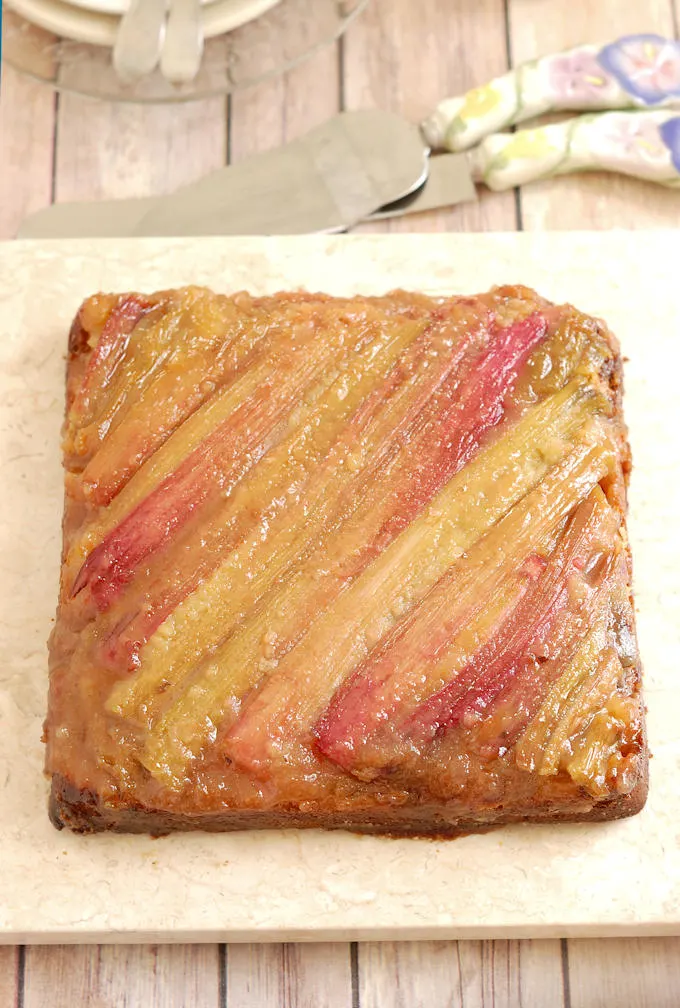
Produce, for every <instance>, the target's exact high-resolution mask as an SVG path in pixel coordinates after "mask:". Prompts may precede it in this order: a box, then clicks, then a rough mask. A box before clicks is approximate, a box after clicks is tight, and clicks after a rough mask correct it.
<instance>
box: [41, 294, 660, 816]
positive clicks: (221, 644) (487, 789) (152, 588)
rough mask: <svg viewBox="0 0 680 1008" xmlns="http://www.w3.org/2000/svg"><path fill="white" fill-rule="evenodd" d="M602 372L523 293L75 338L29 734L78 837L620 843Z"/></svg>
mask: <svg viewBox="0 0 680 1008" xmlns="http://www.w3.org/2000/svg"><path fill="white" fill-rule="evenodd" d="M621 392H622V387H621V358H620V354H619V350H618V346H617V343H616V341H615V340H614V338H613V337H612V335H611V334H610V333H609V332H608V330H607V328H606V326H605V325H604V324H603V323H602V322H600V321H598V320H596V319H593V318H591V317H589V316H587V315H584V314H582V313H581V312H579V311H578V310H576V309H575V308H573V307H571V306H568V305H563V306H556V305H553V304H550V303H549V302H547V301H545V300H543V299H542V298H541V297H539V296H538V295H537V294H535V293H534V292H533V291H531V290H528V289H526V288H522V287H500V288H496V289H494V290H492V291H491V292H490V293H488V294H483V295H480V296H474V297H451V298H429V297H426V296H424V295H421V294H409V293H406V292H403V291H396V292H394V293H392V294H389V295H387V296H383V297H355V298H344V299H343V298H333V297H329V296H326V295H312V294H306V293H289V294H278V295H276V296H270V297H253V296H251V295H249V294H246V293H239V294H236V295H233V296H224V295H219V294H214V293H212V292H211V291H208V290H205V289H202V288H195V287H189V288H184V289H180V290H171V291H162V292H160V293H156V294H152V295H142V294H135V293H131V294H130V293H128V294H121V295H109V294H98V295H95V296H94V297H91V298H89V299H88V300H87V301H86V302H85V303H84V304H83V305H82V307H81V308H80V310H79V312H78V314H77V316H76V319H75V321H74V323H73V326H72V329H71V334H70V343H69V358H68V372H67V407H66V419H65V427H64V448H63V450H64V467H65V471H66V476H65V481H66V484H65V511H64V523H63V535H64V539H63V562H62V573H61V584H60V597H59V605H58V614H57V621H56V625H55V628H54V631H53V633H52V637H51V640H50V691H49V708H48V715H47V720H46V724H45V741H46V743H47V761H46V769H47V773H48V774H49V776H50V777H51V781H52V792H51V817H52V820H53V822H54V824H55V825H56V826H58V827H59V828H61V827H62V826H67V827H69V828H71V829H73V830H76V831H78V832H91V831H98V830H119V831H127V832H149V833H153V834H161V833H166V832H168V831H171V830H176V829H180V830H186V829H203V830H234V829H250V828H288V827H323V828H334V829H349V830H354V831H359V832H375V833H387V834H394V835H397V834H401V835H419V836H453V835H456V834H459V833H461V832H469V831H475V830H481V829H488V828H490V827H492V826H495V825H499V824H501V823H506V822H512V821H520V820H530V821H538V820H549V821H556V820H568V821H569V820H570V821H578V820H602V819H612V818H618V817H623V816H628V815H632V814H634V813H636V812H638V811H639V810H640V809H641V808H642V806H643V804H644V802H645V797H646V790H647V748H646V740H645V730H644V709H643V705H642V700H641V694H640V662H639V657H638V650H637V644H636V636H635V621H634V613H633V602H632V590H631V561H630V553H629V549H628V543H627V538H626V528H625V513H626V488H627V481H628V475H629V471H630V454H629V448H628V443H627V439H626V429H625V425H624V423H623V418H622V408H621Z"/></svg>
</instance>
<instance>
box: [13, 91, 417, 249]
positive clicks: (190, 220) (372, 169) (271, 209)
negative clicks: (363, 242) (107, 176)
mask: <svg viewBox="0 0 680 1008" xmlns="http://www.w3.org/2000/svg"><path fill="white" fill-rule="evenodd" d="M426 174H427V151H426V149H425V146H424V144H423V140H422V137H421V135H420V132H419V130H418V128H417V127H416V126H414V125H412V124H411V123H408V122H406V120H404V119H402V118H400V117H399V116H396V115H393V114H391V113H389V112H378V111H359V112H345V113H342V114H340V115H338V116H335V117H334V118H333V119H331V120H329V121H328V122H327V123H324V124H323V125H322V126H319V127H317V128H316V129H315V130H312V131H311V133H308V134H307V135H306V136H304V137H302V138H300V139H299V140H295V141H293V142H292V143H290V144H287V145H286V146H285V147H280V148H278V149H277V150H274V151H270V152H267V153H265V154H259V155H257V156H255V157H252V158H249V159H247V160H246V161H243V162H241V163H239V164H236V165H231V166H230V167H228V168H222V169H220V170H219V171H216V172H213V173H212V174H210V175H207V176H206V177H205V178H203V179H201V180H199V181H198V182H195V183H193V184H192V185H189V186H185V187H184V188H183V189H181V190H178V191H177V192H176V193H174V194H172V195H171V196H165V197H159V198H157V199H145V200H110V201H108V202H104V203H72V204H64V205H61V206H54V207H49V208H48V209H47V210H43V211H40V212H39V213H37V214H34V215H33V216H32V217H29V218H28V219H27V220H25V221H24V223H23V225H22V227H21V230H20V232H19V237H21V238H29V237H30V238H38V237H40V238H56V237H115V236H120V237H124V236H130V235H135V236H143V235H144V236H146V235H167V236H170V235H178V236H180V235H205V234H213V235H214V234H224V235H227V234H305V233H310V232H316V231H334V230H337V231H341V230H345V229H347V228H349V227H352V225H354V224H356V223H357V221H359V220H361V219H362V218H364V217H366V216H367V215H369V214H371V213H372V212H373V211H374V210H375V209H376V208H377V207H380V206H383V205H384V204H386V203H390V202H392V201H394V200H396V199H398V198H399V197H401V196H403V195H404V194H405V193H408V192H411V191H412V190H413V189H414V187H417V186H418V184H419V183H420V182H421V181H422V179H423V178H425V176H426Z"/></svg>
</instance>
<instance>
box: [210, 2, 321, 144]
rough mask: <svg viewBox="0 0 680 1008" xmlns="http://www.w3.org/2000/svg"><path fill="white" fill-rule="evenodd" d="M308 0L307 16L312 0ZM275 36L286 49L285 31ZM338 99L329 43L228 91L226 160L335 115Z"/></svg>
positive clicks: (299, 132) (287, 137)
mask: <svg viewBox="0 0 680 1008" xmlns="http://www.w3.org/2000/svg"><path fill="white" fill-rule="evenodd" d="M308 3H309V9H310V17H311V16H312V13H313V7H314V0H308ZM291 29H293V26H291ZM294 31H295V36H296V37H297V35H298V30H297V29H294ZM277 41H278V43H279V45H280V46H281V49H282V51H285V50H286V44H287V40H286V33H285V32H282V33H281V35H280V36H279V38H278V39H277ZM339 103H340V87H339V74H338V47H337V45H330V46H326V47H324V48H323V49H321V50H320V51H319V52H318V53H317V54H316V55H314V56H312V57H311V58H310V59H309V60H307V61H306V62H304V63H301V64H300V66H298V67H296V68H295V69H294V70H291V71H290V72H289V73H287V74H284V75H283V76H281V77H276V78H274V79H273V80H271V81H266V82H265V83H264V84H260V85H258V86H257V87H253V88H248V89H247V90H245V91H238V92H236V93H235V94H234V95H232V97H231V101H230V116H229V160H230V161H240V160H241V159H243V158H245V157H248V156H249V155H251V154H257V153H259V152H260V151H264V150H269V149H271V148H272V147H278V146H280V145H281V144H284V143H286V142H287V141H288V140H293V139H295V137H297V136H301V135H302V134H303V133H306V132H307V131H308V130H310V129H313V127H314V126H318V125H319V124H320V123H322V122H325V121H326V119H329V118H330V117H331V116H332V115H335V113H336V112H338V111H339V108H340V104H339Z"/></svg>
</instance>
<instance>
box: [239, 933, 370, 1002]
mask: <svg viewBox="0 0 680 1008" xmlns="http://www.w3.org/2000/svg"><path fill="white" fill-rule="evenodd" d="M226 992H227V1004H228V1005H234V1006H237V1008H263V1006H265V1005H266V1006H267V1008H351V1006H352V976H351V963H350V946H349V945H348V944H346V943H342V944H340V943H338V944H329V943H319V944H309V945H307V944H303V945H291V944H286V945H229V946H228V948H227V980H226Z"/></svg>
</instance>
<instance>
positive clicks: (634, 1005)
mask: <svg viewBox="0 0 680 1008" xmlns="http://www.w3.org/2000/svg"><path fill="white" fill-rule="evenodd" d="M569 989H570V994H571V1008H611V1006H612V1005H616V1008H677V1005H678V1003H680V938H626V939H623V938H621V939H612V938H609V939H601V940H596V939H588V940H585V939H583V940H572V941H570V942H569Z"/></svg>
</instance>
